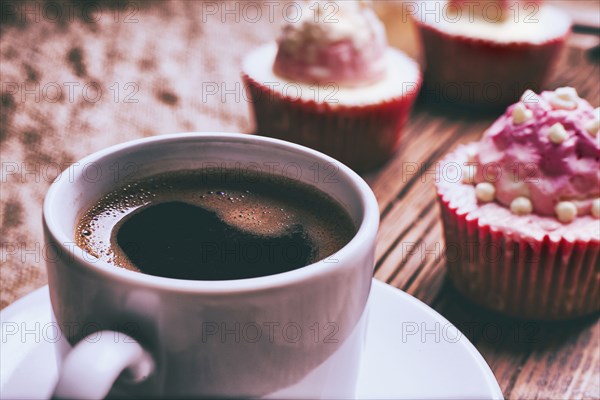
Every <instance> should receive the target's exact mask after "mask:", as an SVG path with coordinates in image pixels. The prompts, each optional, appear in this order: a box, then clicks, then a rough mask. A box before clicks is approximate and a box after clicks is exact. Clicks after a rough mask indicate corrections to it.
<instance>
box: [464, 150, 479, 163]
mask: <svg viewBox="0 0 600 400" xmlns="http://www.w3.org/2000/svg"><path fill="white" fill-rule="evenodd" d="M466 153H467V162H470V163H472V162H475V161H477V148H475V147H473V146H469V147H467V151H466Z"/></svg>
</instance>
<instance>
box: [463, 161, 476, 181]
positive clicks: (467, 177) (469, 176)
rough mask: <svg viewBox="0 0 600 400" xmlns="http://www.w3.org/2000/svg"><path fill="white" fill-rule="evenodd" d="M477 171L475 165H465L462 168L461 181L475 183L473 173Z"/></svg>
mask: <svg viewBox="0 0 600 400" xmlns="http://www.w3.org/2000/svg"><path fill="white" fill-rule="evenodd" d="M476 173H477V167H475V166H474V165H465V167H464V169H463V182H464V183H469V184H471V185H472V184H473V183H475V174H476Z"/></svg>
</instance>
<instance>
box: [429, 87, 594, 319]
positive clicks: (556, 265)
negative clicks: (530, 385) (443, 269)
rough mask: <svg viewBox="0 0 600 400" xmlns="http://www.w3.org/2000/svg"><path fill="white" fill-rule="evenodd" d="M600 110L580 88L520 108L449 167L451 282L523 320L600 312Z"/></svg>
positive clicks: (447, 162)
mask: <svg viewBox="0 0 600 400" xmlns="http://www.w3.org/2000/svg"><path fill="white" fill-rule="evenodd" d="M599 129H600V109H599V108H596V109H594V108H593V107H592V106H590V104H589V103H588V102H587V101H585V100H584V99H581V98H579V97H578V95H577V92H576V91H575V89H573V88H559V89H556V90H555V91H546V92H542V93H541V94H540V95H536V94H535V93H534V92H532V91H527V92H526V93H525V94H524V95H523V97H522V98H521V101H519V102H518V103H516V104H513V105H511V106H510V107H508V109H507V110H506V112H505V113H504V114H503V115H502V116H501V117H500V118H499V119H498V120H497V121H496V122H494V124H492V126H491V127H490V128H489V129H488V130H487V131H486V132H485V133H484V135H483V138H482V139H481V141H480V142H477V143H471V144H468V145H466V146H460V147H459V148H457V149H456V150H455V151H454V152H452V153H451V154H449V155H448V156H447V157H446V158H445V159H444V160H443V161H442V165H443V166H442V168H441V171H444V174H443V176H442V177H441V179H440V180H439V182H438V183H437V190H438V197H439V200H440V205H441V214H442V219H443V224H444V233H445V240H446V248H447V250H448V251H447V265H448V276H449V277H450V279H451V280H452V282H453V283H454V285H455V286H456V288H457V289H458V290H459V291H460V292H462V293H463V294H464V295H466V296H467V297H469V298H471V299H472V300H474V301H475V302H477V303H480V304H482V305H484V306H487V307H489V308H492V309H494V310H497V311H500V312H503V313H506V314H509V315H513V316H518V317H523V318H532V319H548V320H550V319H565V318H571V317H576V316H580V315H584V314H589V313H593V312H596V311H598V310H600V256H599V249H600V219H599V218H600V133H599Z"/></svg>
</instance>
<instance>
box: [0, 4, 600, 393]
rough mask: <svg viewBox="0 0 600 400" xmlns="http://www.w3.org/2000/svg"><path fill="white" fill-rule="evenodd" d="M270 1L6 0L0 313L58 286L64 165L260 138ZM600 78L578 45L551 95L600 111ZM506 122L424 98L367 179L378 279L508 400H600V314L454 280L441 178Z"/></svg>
mask: <svg viewBox="0 0 600 400" xmlns="http://www.w3.org/2000/svg"><path fill="white" fill-rule="evenodd" d="M254 4H257V3H254ZM274 4H275V5H274V6H270V7H272V8H269V7H265V5H264V4H263V5H262V8H260V13H261V15H260V16H258V17H257V14H256V13H255V11H254V10H252V9H251V8H249V6H246V5H245V3H244V2H233V1H229V2H225V3H223V2H200V1H180V2H141V1H129V2H128V1H120V2H117V1H94V2H91V1H75V2H65V3H60V2H49V1H37V2H26V3H24V2H18V1H12V2H11V1H3V2H2V15H1V18H2V21H1V28H0V29H1V30H0V57H1V59H0V60H1V69H0V81H1V84H2V93H1V103H0V106H1V109H0V146H1V147H0V158H1V162H2V177H1V178H2V180H1V189H0V200H1V204H0V207H1V212H0V218H1V220H0V225H1V227H2V234H1V242H2V243H1V246H2V247H1V251H2V253H1V258H2V259H1V261H2V266H1V267H0V307H1V308H4V307H6V306H7V305H9V304H10V303H12V302H13V301H14V300H16V299H17V298H19V297H21V296H23V295H25V294H27V293H28V292H30V291H31V290H33V289H35V288H37V287H39V286H42V285H44V284H45V283H46V276H45V267H44V248H43V241H42V229H41V222H40V220H41V204H42V201H43V196H44V194H45V192H46V190H47V188H48V186H49V184H50V182H51V181H52V179H54V177H55V176H56V174H57V173H58V172H57V171H58V170H60V169H64V168H65V167H67V166H68V165H69V163H73V162H75V161H76V160H78V159H80V158H81V157H83V156H85V155H87V154H89V153H91V152H93V151H96V150H99V149H102V148H104V147H106V146H109V145H112V144H115V143H119V142H122V141H125V140H130V139H135V138H140V137H145V136H152V135H157V134H161V133H169V132H179V131H226V132H240V131H241V132H250V131H251V130H252V121H251V119H250V114H249V111H248V108H249V104H248V102H247V101H246V98H245V94H244V92H243V90H242V88H241V83H240V78H239V69H240V62H241V59H242V57H243V56H244V55H245V54H246V53H247V52H248V50H249V49H251V48H253V47H254V46H257V45H258V44H260V43H262V42H264V41H267V40H271V39H273V38H274V37H275V34H276V32H277V29H278V27H279V25H280V23H281V19H282V14H283V12H284V10H283V8H284V7H285V5H286V4H287V3H279V2H274ZM244 7H246V8H245V11H244ZM271 11H272V12H271ZM588 42H589V41H588ZM599 69H600V68H599V61H598V55H597V52H596V55H595V56H594V55H591V53H590V52H588V51H585V50H582V49H580V48H577V47H570V48H568V49H566V51H565V52H564V53H563V55H562V58H561V62H560V65H559V66H558V67H557V68H556V70H555V73H554V75H553V78H552V81H551V82H550V83H549V84H548V85H547V86H548V88H554V87H557V86H564V85H569V86H574V87H576V88H577V89H578V91H579V93H580V95H581V96H582V97H585V98H587V99H588V100H589V101H590V102H591V103H592V104H593V105H594V106H598V105H599V104H600V84H599V80H598V77H599V76H600V71H599ZM496 116H497V113H496V114H495V115H494V114H482V113H480V112H476V111H472V110H469V109H467V108H464V109H460V108H453V109H452V110H448V109H444V108H443V107H441V106H440V105H438V104H435V102H433V104H432V103H428V104H424V103H423V102H420V103H419V104H417V106H416V108H415V110H414V112H413V115H412V117H411V119H410V122H409V124H408V126H407V128H406V131H405V135H404V138H403V140H402V145H401V148H400V150H399V151H398V153H397V155H396V156H395V158H394V159H393V160H391V161H390V162H389V163H388V164H387V165H386V166H385V167H383V168H382V169H381V170H379V171H376V172H373V173H370V174H367V175H365V178H366V180H367V181H368V183H369V184H370V185H371V187H372V188H373V190H374V192H375V194H376V196H377V199H378V201H379V205H380V210H381V228H380V231H379V237H378V242H377V264H376V267H375V277H376V278H377V279H380V280H382V281H385V282H388V283H389V284H391V285H393V286H396V287H398V288H400V289H402V290H405V291H406V292H408V293H410V294H412V295H413V296H415V297H417V298H419V299H421V300H422V301H424V302H425V303H427V304H429V305H431V306H432V307H433V308H435V309H436V310H438V311H439V312H440V313H442V314H443V315H444V316H445V317H446V318H448V319H449V320H450V321H451V322H453V323H454V324H456V325H457V327H458V328H459V329H461V330H462V332H463V333H464V334H465V335H467V336H468V337H469V339H470V340H471V341H472V342H473V343H474V344H475V346H476V347H477V348H478V349H479V351H480V352H481V353H482V354H483V356H484V358H485V359H486V361H487V362H488V363H489V365H490V367H491V368H492V370H493V371H494V373H495V375H496V378H497V379H498V381H499V383H500V386H501V388H502V390H503V392H504V395H505V397H506V398H514V399H533V398H540V399H563V398H585V399H592V398H600V323H599V320H598V316H592V317H588V318H584V319H580V320H576V321H570V322H563V323H539V322H535V321H521V320H515V319H509V318H505V317H502V316H500V315H497V314H494V313H491V312H488V311H486V310H483V309H481V308H479V307H477V306H475V305H473V304H471V303H469V302H468V301H467V300H465V299H463V298H462V297H461V296H459V295H458V294H457V293H456V292H455V291H454V290H453V288H452V287H451V286H450V285H449V284H448V282H447V281H446V279H445V266H444V257H443V246H444V243H443V240H442V236H441V224H440V221H439V212H438V206H437V203H436V200H435V192H434V189H433V183H434V179H435V178H434V175H433V174H432V171H434V170H435V166H436V162H437V160H438V159H439V158H440V157H441V156H442V155H444V154H445V153H446V152H447V151H449V150H450V149H452V148H453V147H455V146H456V145H457V144H459V143H465V142H469V141H472V140H476V139H478V138H479V137H480V135H481V133H482V132H483V130H484V129H485V128H486V126H488V125H489V124H490V122H491V121H493V119H494V118H495V117H496ZM449 367H451V366H449ZM399 382H400V381H399ZM468 384H469V383H468V382H465V385H468Z"/></svg>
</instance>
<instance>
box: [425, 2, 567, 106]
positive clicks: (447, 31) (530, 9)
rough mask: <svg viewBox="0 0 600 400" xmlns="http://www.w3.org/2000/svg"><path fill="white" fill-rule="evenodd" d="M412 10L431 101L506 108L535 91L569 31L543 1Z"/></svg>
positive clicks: (563, 19) (437, 5) (443, 5)
mask: <svg viewBox="0 0 600 400" xmlns="http://www.w3.org/2000/svg"><path fill="white" fill-rule="evenodd" d="M419 4H420V6H419V8H418V9H417V11H416V12H415V13H414V18H415V21H416V23H417V27H418V31H419V34H420V37H421V39H422V44H423V47H424V57H425V64H426V65H425V78H424V87H425V89H426V90H425V93H427V94H428V96H427V97H428V99H429V100H430V101H431V102H443V103H459V104H465V103H469V104H476V105H480V106H485V107H488V108H490V107H492V108H493V107H506V106H507V105H509V104H511V103H513V102H515V101H517V100H518V99H519V96H520V95H521V94H522V93H523V91H524V90H525V89H532V90H534V91H539V90H540V89H541V87H542V85H543V84H544V82H545V81H546V80H547V78H548V77H549V75H550V72H551V70H552V67H553V66H554V64H555V62H556V61H557V59H558V56H559V54H560V50H561V48H562V47H563V45H564V43H565V41H566V39H567V36H568V34H569V32H570V27H571V20H570V18H569V17H568V15H567V14H566V13H565V12H563V11H562V10H560V9H558V8H555V7H552V6H551V5H548V4H545V3H544V2H542V1H541V0H436V1H425V2H420V3H419Z"/></svg>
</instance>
